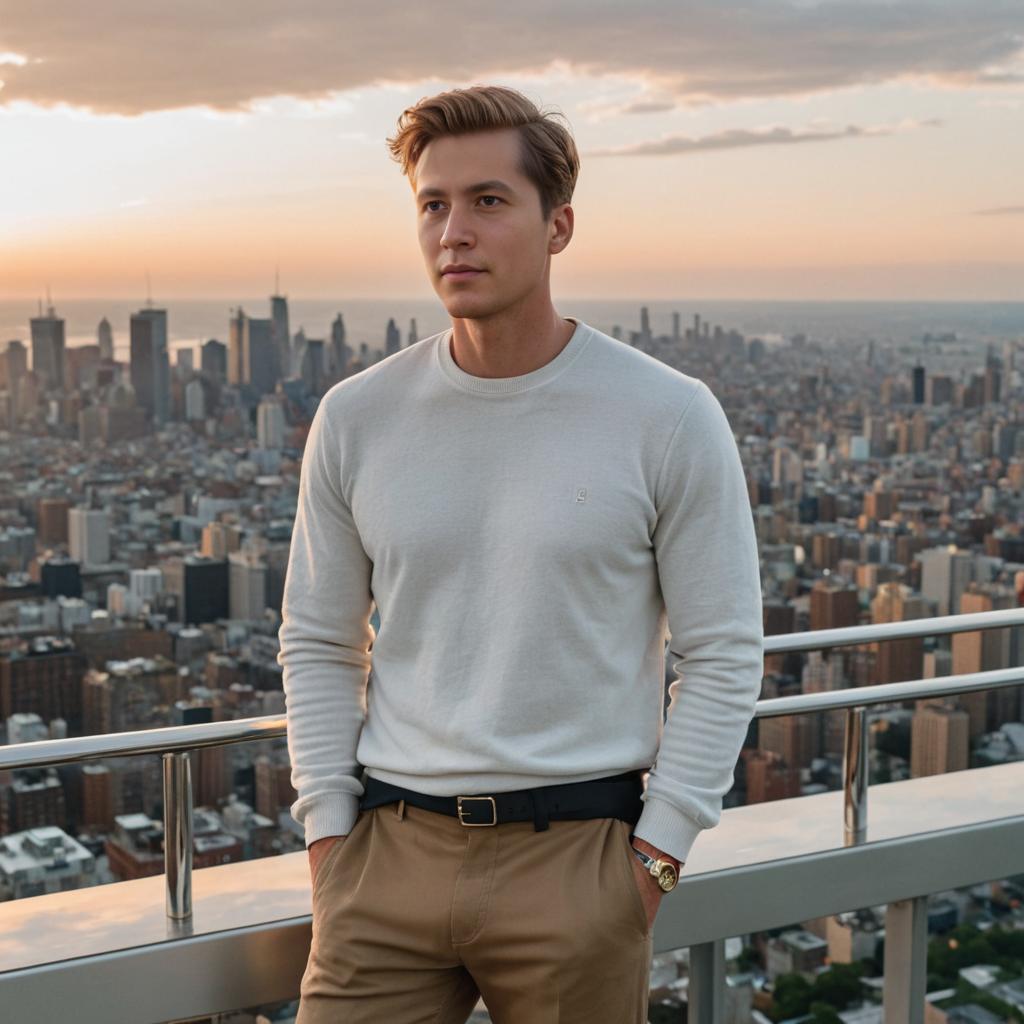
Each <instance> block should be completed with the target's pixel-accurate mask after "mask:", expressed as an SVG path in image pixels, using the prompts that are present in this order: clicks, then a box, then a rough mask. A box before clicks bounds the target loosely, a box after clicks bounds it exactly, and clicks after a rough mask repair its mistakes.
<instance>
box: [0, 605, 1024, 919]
mask: <svg viewBox="0 0 1024 1024" xmlns="http://www.w3.org/2000/svg"><path fill="white" fill-rule="evenodd" d="M1007 626H1024V608H1012V609H1006V610H1000V611H992V612H974V613H971V614H967V615H946V616H940V617H937V618H926V619H913V620H909V621H903V622H892V623H881V624H872V625H863V626H847V627H843V628H840V629H827V630H811V631H807V632H802V633H786V634H780V635H776V636H767V637H765V639H764V653H765V654H766V655H768V654H780V653H785V652H789V651H806V650H814V649H824V648H833V647H842V646H850V645H854V644H862V643H877V642H884V641H888V640H897V639H904V638H911V637H926V636H937V635H944V634H952V633H962V632H973V631H976V630H987V629H999V628H1004V627H1007ZM1014 685H1024V667H1021V668H1008V669H995V670H993V671H988V672H973V673H967V674H964V675H958V676H945V677H942V678H937V679H918V680H912V681H908V682H901V683H885V684H882V685H878V686H862V687H854V688H850V689H844V690H834V691H828V692H822V693H810V694H796V695H794V696H790V697H775V698H768V699H764V700H759V701H758V702H757V705H756V708H755V713H754V717H755V718H771V717H777V716H780V715H793V714H807V713H810V712H820V711H833V710H838V709H844V708H845V709H846V711H847V719H846V734H845V743H844V753H843V794H844V795H843V808H844V811H843V816H844V838H845V843H846V845H853V844H857V843H861V842H863V841H864V838H865V836H866V832H867V791H868V750H867V739H868V737H867V728H866V726H867V709H868V708H869V707H871V706H873V705H876V704H882V703H891V702H896V701H907V700H919V699H924V698H936V697H945V696H951V695H954V694H959V693H970V692H975V691H979V690H990V689H999V688H1003V687H1008V686H1014ZM286 735H287V718H286V717H283V716H276V715H265V716H261V717H256V718H243V719H238V720H236V721H233V722H206V723H201V724H197V725H182V726H171V727H167V728H161V729H145V730H139V731H135V732H123V733H112V734H107V735H102V736H80V737H69V738H67V739H59V740H39V741H36V742H31V743H18V744H13V745H11V746H7V747H0V771H4V770H14V769H21V768H38V767H48V766H53V765H58V764H76V763H81V762H85V761H91V760H95V759H97V758H102V757H126V756H130V755H133V754H160V755H162V758H163V794H164V868H165V874H166V879H167V884H166V901H165V902H166V910H167V916H168V917H169V918H171V919H173V920H176V921H182V920H187V919H189V918H191V916H192V859H193V858H192V854H193V842H192V838H193V837H192V786H191V761H190V751H192V750H196V749H200V748H202V747H215V746H221V745H225V744H229V743H244V742H248V741H251V740H270V739H277V738H282V737H284V736H286Z"/></svg>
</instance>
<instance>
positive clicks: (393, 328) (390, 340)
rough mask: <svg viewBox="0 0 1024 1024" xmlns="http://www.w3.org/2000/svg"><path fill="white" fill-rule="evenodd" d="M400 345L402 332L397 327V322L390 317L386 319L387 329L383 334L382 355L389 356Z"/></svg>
mask: <svg viewBox="0 0 1024 1024" xmlns="http://www.w3.org/2000/svg"><path fill="white" fill-rule="evenodd" d="M401 347H402V332H401V331H399V329H398V324H396V323H395V321H394V318H393V317H392V318H391V319H390V320H388V326H387V330H386V331H385V334H384V355H385V356H390V355H393V354H394V353H395V352H397V351H398V350H399V349H400V348H401Z"/></svg>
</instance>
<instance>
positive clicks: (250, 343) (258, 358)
mask: <svg viewBox="0 0 1024 1024" xmlns="http://www.w3.org/2000/svg"><path fill="white" fill-rule="evenodd" d="M279 366H280V364H279V362H278V350H277V348H276V347H275V345H274V337H273V330H272V321H271V320H270V319H259V318H256V317H251V316H247V315H246V314H245V312H244V311H243V310H242V309H239V310H238V312H237V313H236V314H235V316H233V317H232V318H231V321H230V342H229V345H228V383H229V384H236V385H241V384H248V385H249V386H250V387H251V388H252V390H253V391H254V392H255V393H256V394H257V395H266V394H270V393H271V392H272V391H273V390H274V388H275V387H276V386H277V381H278V376H279Z"/></svg>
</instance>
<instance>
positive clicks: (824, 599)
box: [811, 576, 860, 629]
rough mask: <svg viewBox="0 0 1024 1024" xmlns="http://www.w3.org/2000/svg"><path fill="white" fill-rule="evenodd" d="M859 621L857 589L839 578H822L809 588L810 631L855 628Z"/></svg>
mask: <svg viewBox="0 0 1024 1024" xmlns="http://www.w3.org/2000/svg"><path fill="white" fill-rule="evenodd" d="M859 619H860V599H859V596H858V594H857V588H856V587H855V586H853V585H852V584H850V583H849V582H848V581H847V580H846V579H844V578H843V577H841V576H824V577H822V578H821V579H819V580H817V581H816V582H815V584H814V586H813V587H812V588H811V629H840V628H842V627H844V626H856V625H857V624H858V622H859Z"/></svg>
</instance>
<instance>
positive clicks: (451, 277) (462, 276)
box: [441, 270, 486, 281]
mask: <svg viewBox="0 0 1024 1024" xmlns="http://www.w3.org/2000/svg"><path fill="white" fill-rule="evenodd" d="M483 273H486V271H483V270H449V271H448V272H447V273H444V274H442V275H441V276H442V277H443V278H444V279H445V280H446V281H468V280H469V279H470V278H472V277H479V276H480V275H481V274H483Z"/></svg>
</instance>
